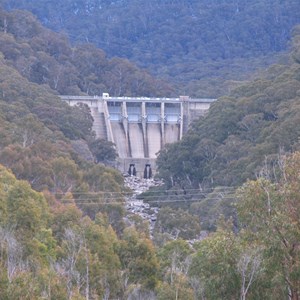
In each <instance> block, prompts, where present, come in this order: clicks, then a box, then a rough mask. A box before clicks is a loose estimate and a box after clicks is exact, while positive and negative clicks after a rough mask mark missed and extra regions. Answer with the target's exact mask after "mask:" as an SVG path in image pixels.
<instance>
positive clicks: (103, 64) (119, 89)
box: [0, 10, 172, 96]
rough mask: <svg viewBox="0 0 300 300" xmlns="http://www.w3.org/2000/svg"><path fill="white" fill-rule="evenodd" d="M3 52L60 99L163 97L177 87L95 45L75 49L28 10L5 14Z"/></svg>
mask: <svg viewBox="0 0 300 300" xmlns="http://www.w3.org/2000/svg"><path fill="white" fill-rule="evenodd" d="M0 41H1V43H0V45H1V46H0V51H1V52H2V53H3V55H4V58H5V60H6V61H8V62H10V65H11V66H13V67H14V68H15V69H16V70H17V71H18V72H19V73H20V74H21V75H22V76H23V77H25V78H27V79H28V80H29V81H31V82H34V83H37V84H39V85H42V84H45V85H48V86H49V87H50V88H51V89H52V90H55V91H57V92H58V93H59V94H71V95H80V94H82V93H86V94H89V95H102V93H103V92H108V93H110V94H111V95H114V96H123V95H126V96H133V95H136V96H141V95H143V96H159V95H161V96H162V95H164V96H165V95H168V94H170V93H171V92H172V91H171V88H170V87H169V86H168V85H167V84H166V83H164V82H162V81H159V80H156V79H154V78H153V77H152V76H150V75H149V73H147V72H146V71H144V70H141V69H139V68H137V67H136V66H135V65H134V64H132V63H130V62H129V61H128V60H126V59H119V58H112V59H108V58H107V57H106V55H105V53H104V52H103V51H102V50H100V49H97V48H96V47H95V46H93V45H92V44H87V43H85V44H81V45H77V46H76V47H72V46H71V44H70V43H69V40H68V38H67V37H66V36H65V35H61V34H57V33H55V32H52V31H50V30H48V29H46V28H44V27H43V26H42V25H41V24H40V23H39V22H38V21H37V20H36V18H35V17H34V16H33V15H32V14H30V13H29V12H26V11H20V10H15V11H13V12H10V13H8V12H6V11H4V10H0Z"/></svg>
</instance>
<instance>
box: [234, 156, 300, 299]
mask: <svg viewBox="0 0 300 300" xmlns="http://www.w3.org/2000/svg"><path fill="white" fill-rule="evenodd" d="M299 170H300V154H299V153H298V152H297V153H295V154H293V155H291V156H290V157H287V158H285V159H284V163H283V164H282V177H281V179H280V181H279V182H278V183H274V184H272V183H271V182H269V181H267V180H265V179H259V180H257V181H255V182H248V183H247V184H245V185H244V186H243V187H242V188H241V189H240V190H239V195H240V197H241V200H240V201H239V203H238V212H239V217H240V219H241V222H242V224H243V226H245V228H247V229H248V230H250V231H251V232H252V233H253V236H254V237H255V239H259V241H260V243H261V244H262V245H263V247H264V249H265V252H266V254H267V255H268V256H269V259H270V260H272V264H270V265H269V266H268V267H269V268H270V269H271V268H272V269H274V268H275V270H277V272H279V274H280V277H281V284H282V286H285V287H286V294H287V295H288V297H290V299H293V300H294V299H299V286H300V277H299V261H300V260H299V259H300V252H299V247H298V246H299V234H300V224H299V218H298V217H297V216H299V211H300V207H299V203H300V202H299V178H298V175H297V174H298V173H299ZM274 284H275V283H274Z"/></svg>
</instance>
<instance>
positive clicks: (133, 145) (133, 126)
mask: <svg viewBox="0 0 300 300" xmlns="http://www.w3.org/2000/svg"><path fill="white" fill-rule="evenodd" d="M128 133H129V141H130V150H131V157H134V158H144V157H145V149H144V136H143V129H142V125H141V124H138V123H129V124H128Z"/></svg>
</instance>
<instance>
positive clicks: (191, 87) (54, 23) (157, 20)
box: [2, 0, 300, 97]
mask: <svg viewBox="0 0 300 300" xmlns="http://www.w3.org/2000/svg"><path fill="white" fill-rule="evenodd" d="M2 3H3V4H5V5H6V7H7V8H9V9H14V8H19V9H28V10H30V11H32V12H33V13H34V14H35V15H37V16H38V17H39V19H40V20H41V21H42V22H43V24H45V25H46V26H48V27H50V28H51V29H54V30H55V31H63V32H66V33H67V34H68V36H70V37H71V39H72V40H73V41H74V42H82V41H84V42H87V41H88V42H91V43H93V44H95V45H97V46H98V47H99V48H101V49H103V50H104V51H105V52H106V53H107V54H108V55H109V56H110V57H113V56H118V57H125V58H128V59H130V60H131V61H134V62H136V63H137V64H138V65H139V66H142V67H146V68H148V69H149V70H151V71H152V72H153V73H154V74H157V75H159V76H160V77H163V78H166V79H168V80H169V81H172V82H174V83H175V85H176V86H177V88H178V89H179V90H180V92H181V93H183V94H185V93H188V94H189V95H191V96H195V95H196V96H202V97H206V96H213V97H215V96H220V95H223V94H224V92H227V91H228V89H230V88H231V87H232V86H233V85H234V81H236V80H240V79H241V78H242V77H244V76H245V75H246V74H250V73H251V72H253V70H255V69H257V68H260V67H264V66H266V64H269V63H270V62H271V61H274V59H273V57H274V54H275V53H277V52H279V51H282V50H285V49H287V44H288V40H289V34H290V32H291V29H292V27H293V26H294V25H296V24H297V23H298V22H299V19H300V3H299V1H298V0H273V1H266V0H251V1H247V0H226V1H220V0H213V1H212V0H201V1H198V0H184V1H182V0H181V1H178V0H176V1H165V0H154V1H147V0H139V1H137V0H134V1H132V0H125V1H115V0H113V1H112V0H72V1H60V0H51V1H49V0H40V1H32V0H23V1H18V0H2ZM177 91H178V90H177ZM176 94H179V92H176Z"/></svg>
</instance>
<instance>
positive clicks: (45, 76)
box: [0, 11, 159, 300]
mask: <svg viewBox="0 0 300 300" xmlns="http://www.w3.org/2000/svg"><path fill="white" fill-rule="evenodd" d="M0 20H1V22H0V24H1V29H2V31H1V33H0V39H1V43H0V249H1V251H0V274H1V275H0V299H28V300H29V299H30V300H32V299H53V300H54V299H55V300H56V299H99V298H101V299H125V298H126V297H127V296H128V295H130V294H131V293H146V294H147V293H148V294H149V293H150V294H151V293H152V294H153V293H154V289H155V287H156V286H157V283H158V282H159V263H158V258H157V257H156V255H155V250H154V247H153V244H152V242H151V241H150V240H149V236H148V234H147V232H146V231H145V232H143V231H142V230H140V231H139V232H138V231H137V230H136V229H135V228H134V226H131V227H130V226H129V225H130V224H129V225H128V224H125V221H124V217H125V208H124V205H123V203H124V197H123V195H124V193H128V190H127V189H126V188H125V187H124V182H123V176H122V175H121V174H120V173H119V172H118V171H116V170H115V169H112V168H109V167H107V166H105V164H104V163H107V159H109V160H113V159H114V158H115V152H114V151H115V150H114V148H113V147H112V146H111V144H109V143H107V142H105V141H101V140H95V137H94V134H93V132H92V121H93V120H92V118H91V116H90V112H89V111H88V109H87V107H85V106H79V107H69V106H68V105H66V104H65V103H62V101H61V100H60V99H59V98H58V96H57V93H58V92H59V93H71V92H72V91H77V92H78V93H83V91H85V92H87V91H86V90H85V88H82V87H83V86H82V85H81V84H84V83H86V84H87V85H89V84H91V85H92V83H93V82H94V81H95V80H96V79H95V75H93V73H92V71H91V69H89V68H92V67H93V68H94V66H93V63H92V64H91V65H90V66H89V67H87V69H86V72H87V73H84V69H83V67H80V65H79V64H80V63H83V62H84V61H83V57H85V58H86V59H87V62H88V61H89V60H90V59H92V58H94V59H95V60H96V61H97V63H98V62H99V63H102V66H103V68H105V66H107V65H110V63H112V65H114V66H115V67H116V68H122V65H123V64H124V63H125V65H126V67H128V68H129V69H130V70H131V71H132V72H131V71H130V74H131V76H133V77H131V78H134V76H135V74H134V70H136V71H137V72H140V71H139V70H138V69H137V68H136V67H133V66H132V65H130V64H129V63H126V62H124V61H123V60H115V61H114V62H112V61H110V60H107V59H106V58H105V57H104V56H102V55H103V53H102V52H101V51H98V50H97V49H96V48H95V47H91V46H87V47H86V48H83V49H81V50H80V49H79V48H76V49H75V48H71V46H70V45H69V44H68V42H67V40H66V39H65V38H63V37H61V36H59V35H57V34H55V33H53V32H51V31H49V30H46V29H45V28H43V27H42V26H41V25H40V24H39V23H38V22H37V21H36V20H35V19H34V18H33V17H32V15H30V14H29V13H27V12H21V11H15V12H13V13H7V12H4V11H1V13H0ZM76 51H78V52H79V53H81V55H83V57H82V56H80V58H79V57H78V56H75V57H76V59H75V60H74V57H73V60H72V58H71V56H72V53H73V54H74V53H75V52H76ZM76 55H79V54H78V53H77V54H76ZM99 55H100V57H102V59H103V60H102V61H100V59H99V60H98V59H97V57H99ZM126 67H125V68H126ZM94 70H95V69H94ZM96 70H99V68H96ZM102 71H103V69H102ZM106 72H107V73H106V75H107V76H109V75H108V74H113V72H112V70H111V69H110V70H106ZM141 72H142V71H141ZM142 73H143V72H142ZM89 75H92V79H88V78H87V77H88V76H89ZM112 76H113V75H112ZM138 78H139V79H140V75H139V76H138ZM146 78H150V79H151V80H152V78H151V77H150V76H149V75H146ZM102 79H103V78H102ZM102 79H101V80H102ZM118 79H120V78H119V77H118ZM97 80H98V79H97ZM132 82H133V81H130V84H131V83H132ZM151 82H153V81H151ZM154 82H155V80H154ZM148 83H149V82H148ZM148 83H147V86H146V88H147V89H148V88H149V87H150V89H151V85H149V84H148ZM56 84H57V86H56ZM120 84H121V85H122V84H123V82H120V81H118V83H116V85H115V87H116V88H117V89H118V88H119V87H120V86H121V85H120ZM109 85H110V86H111V87H113V86H114V83H113V79H112V77H110V82H109ZM93 87H94V88H95V89H96V87H97V88H98V90H97V91H98V92H101V91H107V88H108V87H109V86H105V84H104V83H103V84H102V81H101V82H100V84H99V85H97V84H96V83H95V84H94V85H93ZM131 87H132V86H130V87H129V85H126V90H127V91H129V90H130V88H131ZM81 88H82V90H81ZM102 89H104V90H102ZM94 91H96V90H94ZM132 93H133V94H134V93H135V92H134V91H133V90H132ZM149 93H150V92H149ZM101 151H102V153H101ZM106 151H108V152H109V154H110V155H107V153H106ZM96 161H97V164H96V163H95V162H96Z"/></svg>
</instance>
